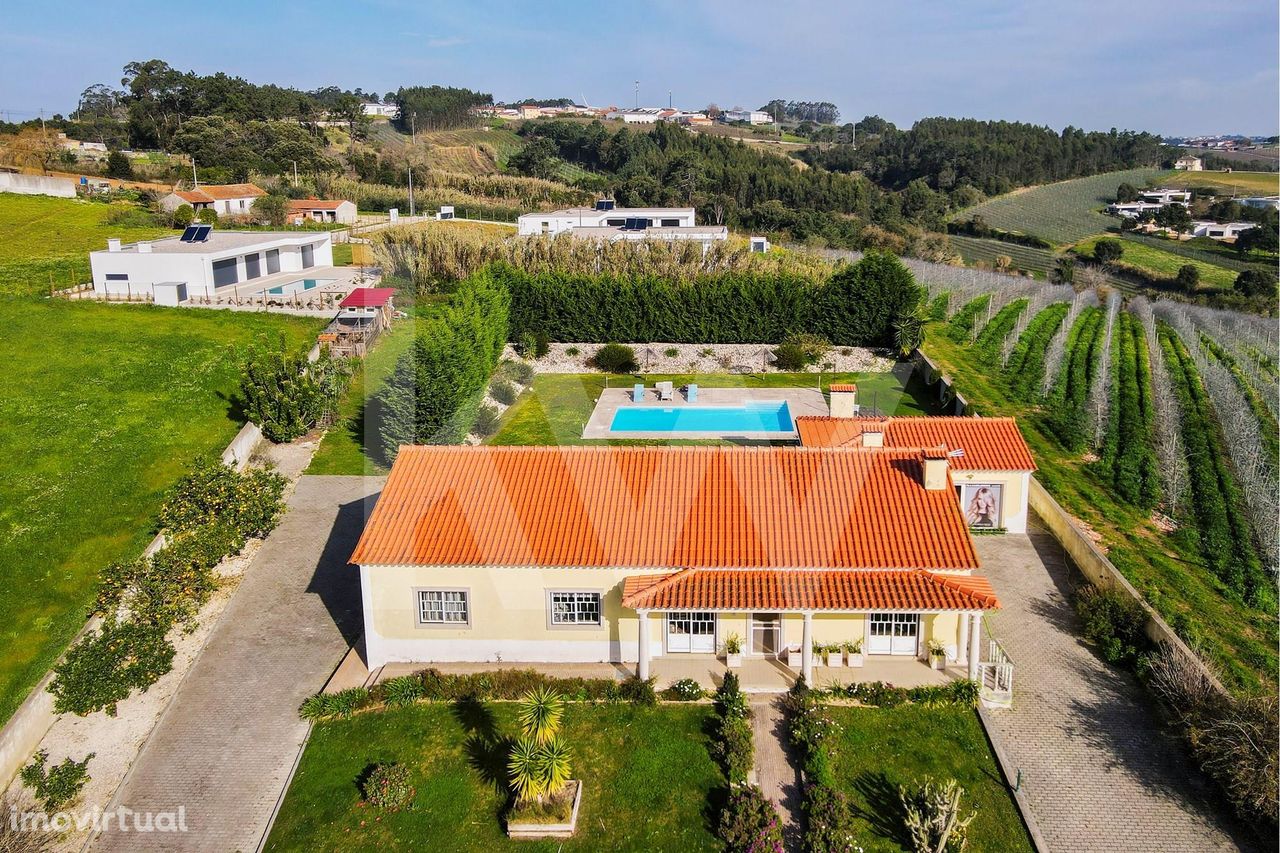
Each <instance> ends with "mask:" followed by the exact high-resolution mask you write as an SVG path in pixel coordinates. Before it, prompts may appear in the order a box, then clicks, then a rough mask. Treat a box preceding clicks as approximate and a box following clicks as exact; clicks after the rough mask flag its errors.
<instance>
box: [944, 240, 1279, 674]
mask: <svg viewBox="0 0 1280 853" xmlns="http://www.w3.org/2000/svg"><path fill="white" fill-rule="evenodd" d="M1126 246H1127V244H1126ZM941 329H942V327H941V326H940V325H938V324H932V325H931V326H930V328H929V338H928V343H927V344H926V345H925V347H924V349H925V352H926V353H927V354H928V355H929V357H930V358H931V359H933V361H934V362H935V363H936V364H937V365H938V367H939V368H940V369H941V370H942V371H943V372H944V373H946V374H948V375H950V376H953V377H955V379H956V383H957V386H958V387H957V390H959V392H960V393H961V394H963V395H964V396H965V397H966V398H967V399H968V400H969V401H970V403H972V404H973V406H974V407H975V408H976V409H977V411H978V413H979V414H982V415H1012V416H1014V417H1017V418H1018V423H1019V426H1020V427H1021V429H1022V434H1023V436H1024V437H1025V438H1026V440H1027V444H1028V445H1029V446H1030V447H1031V452H1032V454H1033V456H1034V457H1035V460H1036V464H1037V465H1038V466H1039V469H1040V470H1039V471H1037V472H1036V479H1038V480H1039V481H1040V482H1041V483H1042V484H1043V485H1044V487H1045V488H1046V489H1048V491H1049V493H1050V494H1052V495H1053V496H1054V498H1056V499H1057V501H1058V503H1060V504H1061V505H1062V506H1063V508H1064V509H1066V510H1067V512H1069V513H1071V514H1072V515H1074V516H1075V517H1076V518H1078V519H1080V520H1081V521H1083V522H1084V524H1085V525H1087V526H1088V527H1089V528H1090V529H1092V530H1094V531H1096V532H1097V533H1098V534H1099V536H1100V537H1101V542H1100V544H1101V546H1102V547H1103V548H1104V549H1105V550H1106V551H1107V556H1108V557H1109V558H1110V559H1111V561H1112V562H1113V563H1114V564H1115V565H1116V567H1117V568H1118V569H1119V570H1120V571H1121V572H1123V573H1124V575H1125V577H1127V578H1128V579H1129V581H1130V582H1131V583H1133V585H1134V586H1135V587H1137V589H1138V590H1139V591H1140V592H1141V593H1142V594H1143V595H1144V596H1145V597H1146V599H1147V601H1148V602H1150V603H1151V605H1152V606H1153V607H1155V608H1156V610H1158V611H1159V612H1160V613H1161V615H1162V616H1164V618H1165V619H1166V620H1168V622H1169V623H1170V624H1171V625H1172V626H1173V627H1174V628H1175V629H1176V630H1177V631H1178V632H1179V633H1180V634H1181V635H1182V636H1183V637H1184V638H1188V639H1190V640H1192V642H1193V644H1196V645H1199V647H1200V648H1201V650H1202V652H1203V653H1204V654H1205V655H1206V657H1207V658H1208V659H1209V660H1210V661H1212V662H1213V663H1214V664H1215V665H1216V666H1217V667H1218V669H1219V670H1220V671H1221V672H1222V674H1223V678H1224V681H1225V682H1226V683H1227V684H1228V685H1231V686H1233V687H1236V688H1240V689H1244V690H1258V689H1261V690H1265V691H1270V692H1271V693H1274V692H1275V690H1276V668H1277V654H1276V645H1277V624H1276V615H1275V613H1274V612H1272V613H1265V612H1263V611H1260V610H1256V609H1253V608H1249V607H1246V606H1244V605H1243V604H1242V603H1240V601H1239V600H1238V599H1237V598H1236V597H1234V596H1232V595H1231V594H1230V593H1229V592H1228V591H1227V589H1226V588H1225V587H1224V586H1223V584H1222V583H1221V582H1220V581H1219V580H1218V579H1217V578H1216V577H1214V576H1213V574H1212V573H1211V572H1210V571H1209V569H1208V567H1206V566H1205V564H1204V560H1203V558H1202V556H1201V554H1200V551H1199V549H1198V547H1197V546H1196V544H1195V543H1194V541H1192V538H1191V537H1190V536H1189V535H1188V534H1187V533H1186V532H1179V533H1177V534H1174V535H1170V534H1168V533H1165V532H1163V531H1161V530H1160V529H1159V528H1158V527H1157V526H1156V524H1155V523H1154V521H1153V520H1152V518H1151V516H1150V514H1149V513H1146V512H1143V511H1142V510H1139V509H1137V508H1135V507H1132V506H1130V505H1128V504H1126V503H1124V502H1122V501H1120V500H1118V499H1117V498H1116V497H1115V496H1114V495H1113V494H1112V493H1111V491H1110V489H1109V488H1108V487H1107V486H1106V485H1104V484H1103V483H1102V482H1101V481H1100V480H1099V479H1098V478H1097V477H1096V476H1095V475H1094V474H1093V473H1092V472H1091V471H1090V470H1089V469H1088V468H1087V465H1086V462H1085V459H1084V458H1083V456H1082V455H1078V454H1071V453H1069V452H1067V451H1064V450H1063V449H1062V447H1061V445H1059V443H1058V442H1057V440H1056V439H1055V438H1054V437H1053V434H1052V433H1051V432H1050V431H1049V429H1048V427H1046V426H1045V425H1044V423H1043V415H1044V414H1045V413H1044V412H1042V411H1040V410H1038V409H1037V408H1036V407H1033V406H1028V405H1027V404H1025V403H1022V402H1020V401H1017V400H1014V399H1012V398H1011V397H1010V396H1009V386H1008V384H1007V383H1006V382H1005V381H1004V378H1003V376H1002V374H1001V373H1000V371H998V370H993V369H992V368H991V367H990V365H989V364H986V363H984V362H982V361H981V360H980V359H979V358H978V357H977V355H976V354H975V353H974V352H973V350H972V349H971V348H969V347H965V346H962V345H959V344H956V343H954V342H953V341H950V340H948V339H947V338H946V337H945V336H944V335H943V334H942V331H941Z"/></svg>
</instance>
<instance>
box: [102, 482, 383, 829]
mask: <svg viewBox="0 0 1280 853" xmlns="http://www.w3.org/2000/svg"><path fill="white" fill-rule="evenodd" d="M383 482H384V481H383V480H382V479H380V478H373V477H303V478H301V479H300V480H299V481H298V485H297V489H296V491H295V492H294V494H293V496H292V497H291V498H290V499H289V510H288V513H287V514H286V515H285V517H284V520H283V521H282V522H281V523H280V526H279V527H278V528H276V530H275V531H274V532H273V533H272V534H271V536H270V537H268V539H267V541H266V542H265V543H263V546H262V549H261V550H260V551H259V552H258V555H257V557H256V558H255V559H254V561H253V563H252V564H251V565H250V566H249V568H248V570H247V571H246V573H245V578H244V580H243V582H242V583H241V586H240V588H239V589H238V590H237V591H236V594H235V597H234V598H233V599H232V601H231V603H230V604H229V605H228V606H227V609H226V610H225V611H224V613H223V615H222V618H221V619H220V620H219V622H218V624H217V626H216V627H215V629H214V632H213V635H212V637H211V638H210V640H209V644H208V645H207V646H206V647H205V649H204V651H203V652H202V653H201V655H200V657H199V658H198V659H197V660H196V663H195V665H194V666H193V667H192V669H191V671H190V672H189V673H188V674H187V677H186V679H185V680H184V681H183V683H182V685H181V686H180V687H179V689H178V693H177V695H176V696H175V697H174V699H173V703H172V704H171V705H170V706H169V709H168V710H167V711H166V712H165V715H164V716H163V717H162V718H161V719H160V722H159V724H158V725H157V726H156V728H155V730H154V731H153V732H152V734H151V737H150V739H149V740H148V741H147V744H146V746H145V747H144V748H143V751H142V754H141V755H140V756H139V758H138V762H137V763H136V764H135V765H134V767H133V769H132V771H130V774H129V776H128V777H127V778H126V779H125V782H124V784H123V785H122V786H121V789H120V792H119V793H118V794H117V796H116V800H115V802H114V803H113V804H112V806H111V808H115V807H116V806H125V807H127V808H130V809H133V810H134V811H140V812H147V811H151V812H161V811H176V810H177V808H178V807H179V806H182V807H184V808H185V813H186V824H187V827H188V831H187V832H185V833H180V834H174V833H150V834H141V833H136V832H128V833H120V832H118V831H113V832H109V833H104V834H103V835H101V836H99V837H98V839H97V840H96V841H95V843H94V844H93V845H92V848H91V849H94V850H104V851H106V850H121V851H135V850H175V851H187V850H190V851H237V850H240V851H252V850H256V849H257V847H258V845H259V843H260V841H261V840H262V836H263V834H264V833H265V832H266V829H267V823H268V821H269V820H270V819H271V814H272V812H273V811H274V809H275V807H276V803H277V802H278V801H279V799H280V797H281V795H282V794H283V793H284V788H285V785H286V783H287V781H288V778H289V774H290V772H291V770H292V768H293V766H294V763H295V762H296V761H297V758H298V754H299V751H300V750H301V748H302V744H303V740H304V738H305V737H306V734H307V724H306V723H304V722H303V721H302V720H300V719H298V706H299V705H300V704H301V703H302V700H303V699H305V698H306V697H307V696H309V695H311V694H312V693H315V692H317V691H319V690H320V689H321V688H322V687H323V686H324V683H325V681H326V680H327V679H328V678H329V675H330V674H331V673H332V672H333V670H334V668H335V667H336V666H337V665H338V663H339V661H341V660H342V657H343V655H344V654H345V653H346V652H347V649H348V648H349V647H350V646H351V643H352V642H353V641H354V638H355V637H356V636H357V635H358V633H359V630H360V592H359V587H360V583H359V574H358V572H357V571H356V570H355V569H354V568H352V567H350V566H348V565H347V558H348V557H349V556H350V555H351V552H352V550H353V549H354V547H355V542H356V539H357V538H358V537H359V535H360V531H361V529H363V527H364V519H365V518H366V515H367V511H368V510H369V509H371V508H372V503H371V502H368V501H367V499H368V498H369V497H370V496H371V495H374V494H376V493H377V491H378V490H379V489H381V487H382V483H383Z"/></svg>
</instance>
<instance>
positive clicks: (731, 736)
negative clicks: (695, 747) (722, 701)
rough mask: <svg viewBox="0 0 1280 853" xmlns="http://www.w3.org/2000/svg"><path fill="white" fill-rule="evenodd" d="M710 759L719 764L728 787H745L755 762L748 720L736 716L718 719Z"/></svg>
mask: <svg viewBox="0 0 1280 853" xmlns="http://www.w3.org/2000/svg"><path fill="white" fill-rule="evenodd" d="M711 757H712V758H714V759H715V760H716V761H717V762H718V763H719V764H720V769H721V770H722V771H724V778H725V780H726V781H727V782H728V783H729V784H730V785H745V784H746V782H747V774H748V773H750V772H751V767H752V763H753V762H754V760H755V749H754V747H753V746H752V743H751V722H750V720H749V719H748V718H746V717H738V716H733V717H721V718H719V719H718V720H717V725H716V730H715V737H714V739H713V740H712V743H711Z"/></svg>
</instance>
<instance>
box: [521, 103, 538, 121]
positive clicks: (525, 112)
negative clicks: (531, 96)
mask: <svg viewBox="0 0 1280 853" xmlns="http://www.w3.org/2000/svg"><path fill="white" fill-rule="evenodd" d="M517 111H518V112H519V114H520V118H541V117H542V107H540V106H538V105H537V104H521V105H520V107H519V108H518V110H517Z"/></svg>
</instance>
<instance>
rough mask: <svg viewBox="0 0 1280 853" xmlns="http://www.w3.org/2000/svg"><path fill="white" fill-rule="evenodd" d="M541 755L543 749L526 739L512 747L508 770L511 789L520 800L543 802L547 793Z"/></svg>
mask: <svg viewBox="0 0 1280 853" xmlns="http://www.w3.org/2000/svg"><path fill="white" fill-rule="evenodd" d="M541 753H542V748H541V747H539V746H538V745H537V744H535V743H534V742H533V741H530V740H526V739H521V740H518V741H516V742H515V744H513V745H512V747H511V757H510V758H509V759H508V761H507V770H508V771H510V773H511V787H512V789H513V790H514V791H515V793H516V798H517V799H519V800H522V801H524V802H528V801H529V800H541V799H542V797H543V795H544V794H545V793H546V792H547V791H546V787H545V786H544V784H543V775H542V768H541V761H540V760H539V759H540V755H541Z"/></svg>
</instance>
